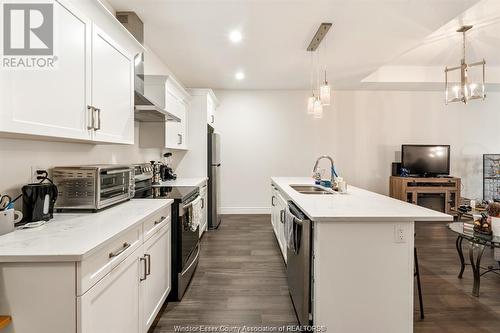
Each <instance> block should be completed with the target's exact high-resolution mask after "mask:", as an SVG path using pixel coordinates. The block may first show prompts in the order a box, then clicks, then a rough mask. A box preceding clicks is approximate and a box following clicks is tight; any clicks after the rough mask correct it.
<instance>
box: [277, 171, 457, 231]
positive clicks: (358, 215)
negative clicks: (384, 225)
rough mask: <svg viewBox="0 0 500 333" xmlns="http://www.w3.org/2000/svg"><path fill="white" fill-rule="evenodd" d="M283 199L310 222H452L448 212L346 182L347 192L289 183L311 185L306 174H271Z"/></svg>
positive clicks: (311, 181)
mask: <svg viewBox="0 0 500 333" xmlns="http://www.w3.org/2000/svg"><path fill="white" fill-rule="evenodd" d="M271 182H272V183H273V184H274V185H275V186H276V187H277V188H278V189H279V190H280V192H281V193H282V194H283V196H284V199H285V200H292V201H293V202H294V203H295V204H296V205H297V207H299V208H300V209H301V210H302V212H303V213H304V214H306V215H307V216H308V217H309V218H310V219H311V220H313V221H359V222H363V221H387V222H389V221H452V220H453V217H452V216H451V215H447V214H443V213H440V212H437V211H434V210H430V209H427V208H424V207H420V206H417V205H413V204H410V203H407V202H404V201H400V200H397V199H393V198H390V197H388V196H385V195H381V194H377V193H374V192H370V191H367V190H363V189H360V188H357V187H354V186H350V185H347V193H345V194H340V193H337V192H335V193H334V194H332V195H329V194H326V195H324V194H316V195H314V194H301V193H299V192H297V191H295V190H294V189H293V188H291V187H290V185H300V184H311V185H312V184H314V180H313V179H312V178H307V177H297V178H296V177H273V178H271Z"/></svg>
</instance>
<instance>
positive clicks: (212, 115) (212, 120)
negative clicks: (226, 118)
mask: <svg viewBox="0 0 500 333" xmlns="http://www.w3.org/2000/svg"><path fill="white" fill-rule="evenodd" d="M210 117H212V124H213V123H214V121H215V120H214V115H213V114H212V115H210Z"/></svg>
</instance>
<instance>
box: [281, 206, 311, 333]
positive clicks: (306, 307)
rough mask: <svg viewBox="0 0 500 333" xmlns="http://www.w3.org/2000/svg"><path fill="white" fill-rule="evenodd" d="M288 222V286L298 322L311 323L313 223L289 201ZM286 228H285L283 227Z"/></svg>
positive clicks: (302, 323) (301, 323)
mask: <svg viewBox="0 0 500 333" xmlns="http://www.w3.org/2000/svg"><path fill="white" fill-rule="evenodd" d="M286 214H287V215H288V216H287V219H288V221H289V222H290V224H291V226H290V228H291V233H290V239H289V240H287V244H288V246H287V279H288V290H289V292H290V297H291V299H292V302H293V307H294V309H295V314H296V315H297V320H298V322H299V324H300V325H311V324H312V319H313V318H312V301H311V295H312V292H311V290H312V283H311V280H312V278H311V272H312V267H311V263H312V261H311V244H312V241H311V235H312V232H311V231H312V224H311V221H310V220H309V219H308V218H307V216H306V215H305V214H304V213H302V212H301V211H300V209H299V208H298V207H297V206H296V205H295V204H294V203H293V202H291V201H289V202H288V209H287V210H286ZM285 232H286V231H285Z"/></svg>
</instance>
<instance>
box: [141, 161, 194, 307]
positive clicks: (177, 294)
mask: <svg viewBox="0 0 500 333" xmlns="http://www.w3.org/2000/svg"><path fill="white" fill-rule="evenodd" d="M142 166H143V167H146V168H148V167H147V165H146V164H143V165H142ZM148 170H149V169H147V170H146V172H145V173H146V174H147V175H148V176H149V175H150V173H149V171H148ZM146 178H147V177H137V175H136V195H135V197H136V198H147V199H173V200H174V203H173V204H172V229H171V230H172V232H171V235H172V249H171V253H172V276H171V278H172V289H171V291H170V294H169V296H168V300H169V301H174V302H176V301H180V300H181V299H182V296H183V295H184V293H185V292H186V290H187V288H188V287H189V283H190V282H191V279H192V277H193V275H194V272H195V270H196V267H197V266H198V261H199V257H200V242H199V228H200V227H199V226H198V227H196V229H195V230H193V229H192V228H191V214H190V212H191V209H192V203H193V202H194V201H195V200H196V199H197V198H198V197H199V196H200V190H199V188H198V187H191V186H186V187H165V186H162V187H160V188H159V191H156V192H152V191H151V188H152V187H151V179H149V180H147V179H146ZM148 184H149V185H148ZM148 186H149V189H148ZM138 189H139V190H138ZM152 193H159V195H158V196H153V195H152Z"/></svg>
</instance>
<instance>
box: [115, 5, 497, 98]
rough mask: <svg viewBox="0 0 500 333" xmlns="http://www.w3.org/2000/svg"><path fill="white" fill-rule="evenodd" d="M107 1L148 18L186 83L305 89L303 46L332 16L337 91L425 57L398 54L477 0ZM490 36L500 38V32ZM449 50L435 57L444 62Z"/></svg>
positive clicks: (329, 46)
mask: <svg viewBox="0 0 500 333" xmlns="http://www.w3.org/2000/svg"><path fill="white" fill-rule="evenodd" d="M483 1H498V0H483ZM108 2H109V3H110V4H111V5H112V6H113V7H114V8H115V9H116V10H133V11H135V12H136V13H137V14H138V15H139V16H140V17H141V18H142V20H143V21H144V24H145V34H146V36H145V40H146V44H147V45H148V46H149V47H150V48H151V49H152V50H154V51H155V53H157V54H158V56H159V57H160V58H161V59H162V60H163V61H164V62H165V63H166V64H167V65H168V67H169V68H170V69H171V70H172V71H173V72H174V73H175V74H176V76H177V77H178V78H179V79H180V80H181V81H182V82H183V83H184V85H186V86H188V87H210V88H214V89H306V88H308V87H309V84H310V75H309V72H310V56H309V54H308V52H306V51H305V49H306V47H307V45H308V44H309V41H310V40H311V38H312V36H313V35H314V33H315V32H316V29H317V28H318V26H319V24H320V23H321V22H332V23H333V28H332V29H331V30H330V32H329V34H328V35H327V37H326V39H325V41H326V49H325V48H324V46H323V44H325V41H324V42H323V44H322V51H321V53H320V58H321V59H322V62H323V63H324V62H326V64H327V66H328V68H329V73H330V74H329V81H330V82H331V83H332V84H333V87H334V89H351V88H357V87H359V86H360V81H361V80H362V79H364V78H365V77H367V76H368V75H369V74H371V73H373V72H375V71H376V70H377V69H378V68H379V67H381V66H383V65H385V64H390V63H391V62H394V61H400V62H398V63H397V64H399V65H400V64H409V63H412V64H413V63H414V62H419V61H420V60H419V59H418V58H419V57H421V55H416V56H415V57H413V58H412V57H410V58H408V59H406V60H405V59H404V58H403V60H398V56H400V55H402V54H407V53H408V52H409V51H411V50H414V49H416V48H418V47H419V46H421V45H422V42H423V41H425V40H426V38H428V37H429V36H430V35H431V34H432V33H435V32H436V31H437V30H438V29H439V28H440V27H442V26H443V25H445V24H446V23H448V22H450V21H451V20H452V19H454V18H455V17H457V16H459V15H460V14H461V13H463V12H464V11H465V10H466V9H468V8H469V7H471V6H473V5H474V4H476V3H477V2H478V0H330V1H322V0H309V1H308V0H253V1H252V0H226V1H222V0H219V1H216V0H198V1H194V0H177V1H173V0H108ZM483 16H484V15H483ZM453 27H455V26H453ZM233 29H239V30H241V32H242V34H243V41H242V42H241V43H239V44H238V45H234V44H232V43H231V42H230V41H229V40H228V34H229V32H230V31H232V30H233ZM492 38H496V39H497V40H498V33H497V34H496V36H493V37H492ZM451 44H452V45H453V46H455V43H451ZM448 50H449V48H447V49H446V50H442V51H439V52H435V54H434V53H433V55H432V56H431V58H432V59H438V60H440V59H442V58H441V57H442V56H443V52H444V51H448ZM497 50H498V48H497ZM424 53H425V52H424ZM444 53H445V54H447V53H446V52H444ZM450 57H451V58H454V57H453V56H450ZM427 58H429V57H427ZM427 60H428V59H427ZM423 65H425V64H423ZM238 70H242V71H244V72H245V74H246V78H245V79H244V80H242V81H237V80H236V79H235V78H234V74H235V72H236V71H238Z"/></svg>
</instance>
